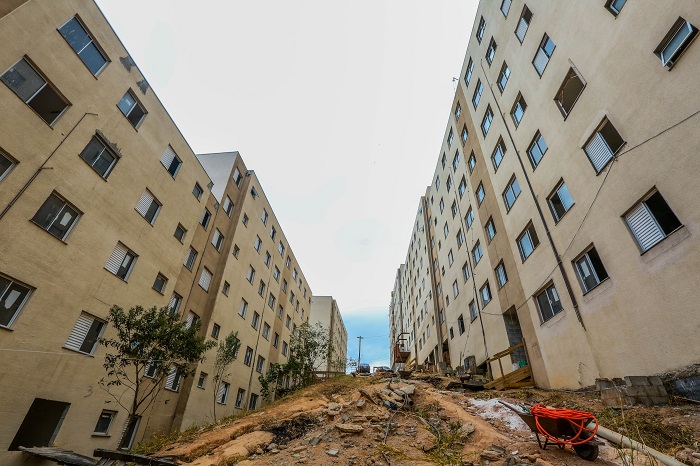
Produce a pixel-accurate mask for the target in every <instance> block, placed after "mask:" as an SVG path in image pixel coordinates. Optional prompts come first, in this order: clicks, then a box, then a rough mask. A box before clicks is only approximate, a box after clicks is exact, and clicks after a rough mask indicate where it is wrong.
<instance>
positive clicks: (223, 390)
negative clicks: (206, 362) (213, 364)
mask: <svg viewBox="0 0 700 466" xmlns="http://www.w3.org/2000/svg"><path fill="white" fill-rule="evenodd" d="M204 376H205V377H206V374H204ZM200 379H201V376H200ZM197 386H199V385H197ZM230 388H231V384H229V383H227V382H221V385H219V392H218V393H217V394H216V402H217V403H219V404H221V405H225V404H226V401H227V400H228V392H229V390H230ZM243 391H244V390H243V389H240V388H239V389H238V394H239V395H241V398H242V393H241V392H243ZM236 403H238V397H236ZM236 407H238V404H236Z"/></svg>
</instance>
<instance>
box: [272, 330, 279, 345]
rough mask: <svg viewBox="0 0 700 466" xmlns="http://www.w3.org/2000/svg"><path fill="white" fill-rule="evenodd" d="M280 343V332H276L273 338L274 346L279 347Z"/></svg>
mask: <svg viewBox="0 0 700 466" xmlns="http://www.w3.org/2000/svg"><path fill="white" fill-rule="evenodd" d="M279 344H280V334H279V333H277V332H275V336H274V337H273V338H272V346H274V347H275V348H277V347H278V346H279Z"/></svg>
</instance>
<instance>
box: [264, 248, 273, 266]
mask: <svg viewBox="0 0 700 466" xmlns="http://www.w3.org/2000/svg"><path fill="white" fill-rule="evenodd" d="M263 262H264V263H265V265H266V266H267V267H270V264H271V263H272V256H271V255H270V253H269V252H268V251H265V259H263Z"/></svg>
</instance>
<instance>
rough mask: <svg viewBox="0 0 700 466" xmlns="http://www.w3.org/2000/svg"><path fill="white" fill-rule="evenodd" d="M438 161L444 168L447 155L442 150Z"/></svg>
mask: <svg viewBox="0 0 700 466" xmlns="http://www.w3.org/2000/svg"><path fill="white" fill-rule="evenodd" d="M440 163H441V164H442V168H443V170H444V169H445V165H446V164H447V156H446V155H445V153H444V152H443V153H442V159H440ZM419 210H420V209H419Z"/></svg>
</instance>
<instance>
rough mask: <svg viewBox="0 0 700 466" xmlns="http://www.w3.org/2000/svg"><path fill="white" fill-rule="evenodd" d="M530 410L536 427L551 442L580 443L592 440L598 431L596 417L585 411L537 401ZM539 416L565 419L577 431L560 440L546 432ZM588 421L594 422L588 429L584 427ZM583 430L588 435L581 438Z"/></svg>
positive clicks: (561, 443)
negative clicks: (591, 427) (550, 406)
mask: <svg viewBox="0 0 700 466" xmlns="http://www.w3.org/2000/svg"><path fill="white" fill-rule="evenodd" d="M530 412H531V413H532V415H533V416H535V424H537V429H538V430H539V431H540V433H541V434H542V435H544V437H545V438H546V439H547V440H549V441H550V442H552V443H558V444H560V445H582V444H584V443H588V442H590V441H591V440H593V437H595V435H596V433H597V432H598V419H596V418H595V416H593V414H591V413H587V412H585V411H575V410H573V409H563V408H547V407H546V406H545V405H543V404H542V403H538V404H536V405H534V406H533V407H532V408H531V409H530ZM540 418H548V419H554V420H557V419H565V420H567V421H569V423H570V424H571V427H573V428H574V431H577V430H578V433H577V434H576V435H574V436H573V437H571V438H570V439H567V440H562V439H560V438H557V437H555V436H553V435H552V434H550V433H549V432H547V431H546V430H545V429H544V428H543V427H542V426H541V425H540V420H539V419H540ZM589 422H595V427H594V428H593V429H589V428H587V427H586V426H587V425H588V423H589ZM584 432H586V433H587V434H588V433H590V436H589V437H587V438H585V439H584V438H581V435H582V434H583V433H584Z"/></svg>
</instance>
